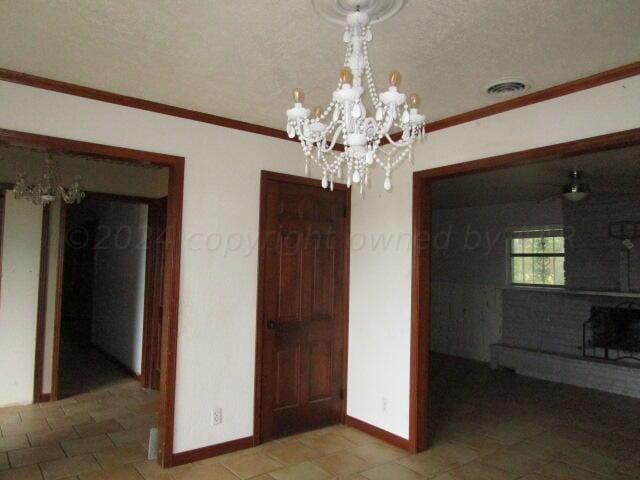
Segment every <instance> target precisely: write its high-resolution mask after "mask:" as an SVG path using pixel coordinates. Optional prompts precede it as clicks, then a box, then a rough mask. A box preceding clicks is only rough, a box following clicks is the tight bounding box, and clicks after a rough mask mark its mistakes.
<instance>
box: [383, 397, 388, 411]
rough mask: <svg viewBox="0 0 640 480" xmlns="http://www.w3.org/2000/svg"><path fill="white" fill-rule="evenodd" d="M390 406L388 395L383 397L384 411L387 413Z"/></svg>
mask: <svg viewBox="0 0 640 480" xmlns="http://www.w3.org/2000/svg"><path fill="white" fill-rule="evenodd" d="M388 407H389V401H388V400H387V397H382V411H383V412H384V413H387V409H388Z"/></svg>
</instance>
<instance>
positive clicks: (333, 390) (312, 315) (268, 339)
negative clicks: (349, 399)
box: [260, 180, 349, 441]
mask: <svg viewBox="0 0 640 480" xmlns="http://www.w3.org/2000/svg"><path fill="white" fill-rule="evenodd" d="M263 188H264V189H266V192H263V205H262V209H263V227H262V232H261V235H262V246H263V248H264V252H263V257H262V262H263V263H262V268H263V277H262V284H261V285H262V286H263V291H262V292H261V298H262V302H263V303H262V319H261V320H262V332H261V333H262V348H261V350H262V365H261V372H262V373H261V375H262V378H261V412H260V417H261V439H262V441H266V440H269V439H270V438H278V437H282V436H286V435H290V434H294V433H298V432H302V431H306V430H311V429H314V428H318V427H322V426H326V425H331V424H334V423H338V422H340V419H341V411H342V405H343V397H344V392H342V385H343V373H344V371H343V369H344V355H345V342H346V338H345V337H346V329H345V321H346V319H345V314H346V307H345V300H346V299H345V289H344V285H345V280H346V279H345V278H344V277H345V273H344V272H345V258H346V253H347V252H346V249H347V239H346V228H345V227H346V225H347V223H346V222H347V220H348V219H347V218H346V217H347V213H348V208H347V205H348V203H347V195H348V193H349V192H348V191H344V190H340V191H337V190H336V191H333V192H331V191H328V190H323V189H322V188H320V187H315V186H308V185H300V184H295V183H288V182H285V181H274V180H267V181H266V182H265V183H264V184H263Z"/></svg>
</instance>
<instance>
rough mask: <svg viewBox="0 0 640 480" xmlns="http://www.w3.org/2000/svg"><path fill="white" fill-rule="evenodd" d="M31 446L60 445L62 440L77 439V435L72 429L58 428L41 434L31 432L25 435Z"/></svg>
mask: <svg viewBox="0 0 640 480" xmlns="http://www.w3.org/2000/svg"><path fill="white" fill-rule="evenodd" d="M27 436H28V437H29V442H30V443H31V445H32V446H34V447H36V446H40V445H50V444H53V443H60V442H62V441H64V440H71V439H74V438H78V434H77V433H76V431H75V430H74V429H73V427H59V428H55V429H53V430H45V431H43V432H33V433H29V434H28V435H27Z"/></svg>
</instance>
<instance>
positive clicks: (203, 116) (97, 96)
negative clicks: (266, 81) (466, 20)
mask: <svg viewBox="0 0 640 480" xmlns="http://www.w3.org/2000/svg"><path fill="white" fill-rule="evenodd" d="M636 75H640V62H634V63H630V64H628V65H623V66H621V67H617V68H614V69H611V70H606V71H604V72H600V73H596V74H595V75H590V76H588V77H584V78H580V79H578V80H573V81H570V82H566V83H562V84H560V85H556V86H554V87H550V88H546V89H544V90H539V91H537V92H532V93H529V94H526V95H522V96H520V97H516V98H512V99H510V100H505V101H503V102H499V103H495V104H493V105H488V106H486V107H482V108H477V109H475V110H470V111H468V112H465V113H461V114H458V115H453V116H450V117H446V118H443V119H440V120H436V121H434V122H431V123H427V132H434V131H436V130H442V129H445V128H450V127H453V126H455V125H460V124H462V123H467V122H471V121H473V120H478V119H481V118H484V117H489V116H492V115H497V114H499V113H503V112H507V111H509V110H514V109H516V108H522V107H526V106H527V105H532V104H534V103H539V102H544V101H546V100H551V99H553V98H557V97H561V96H564V95H569V94H571V93H576V92H579V91H581V90H587V89H589V88H593V87H597V86H600V85H604V84H607V83H611V82H616V81H618V80H623V79H625V78H629V77H633V76H636ZM0 80H4V81H6V82H12V83H18V84H21V85H28V86H30V87H35V88H42V89H45V90H51V91H54V92H59V93H64V94H67V95H75V96H78V97H84V98H90V99H92V100H99V101H101V102H107V103H113V104H116V105H122V106H125V107H131V108H138V109H141V110H147V111H150V112H156V113H162V114H164V115H171V116H174V117H180V118H186V119H188V120H194V121H196V122H204V123H209V124H212V125H218V126H221V127H225V128H233V129H235V130H242V131H244V132H250V133H257V134H258V135H266V136H269V137H274V138H279V139H282V140H289V141H297V140H296V139H290V138H289V137H288V136H287V134H286V132H284V131H282V130H278V129H276V128H271V127H265V126H262V125H255V124H253V123H248V122H242V121H240V120H234V119H231V118H226V117H220V116H218V115H212V114H210V113H204V112H198V111H196V110H189V109H187V108H181V107H175V106H172V105H166V104H164V103H159V102H153V101H150V100H143V99H141V98H136V97H129V96H126V95H120V94H117V93H112V92H107V91H104V90H98V89H95V88H90V87H84V86H81V85H75V84H73V83H67V82H61V81H59V80H51V79H48V78H44V77H39V76H36V75H31V74H28V73H22V72H16V71H14V70H9V69H6V68H0ZM400 136H401V133H396V134H394V135H393V136H392V138H394V139H395V140H397V139H398V138H400ZM383 143H386V142H383Z"/></svg>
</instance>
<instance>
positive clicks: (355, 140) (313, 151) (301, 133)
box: [287, 0, 425, 193]
mask: <svg viewBox="0 0 640 480" xmlns="http://www.w3.org/2000/svg"><path fill="white" fill-rule="evenodd" d="M359 3H361V4H362V3H367V1H366V0H362V1H360V2H359ZM371 39H372V34H371V25H370V16H369V14H368V13H367V12H366V11H362V10H361V9H360V7H359V6H355V8H354V11H351V12H350V13H348V14H347V15H346V27H345V32H344V42H345V43H346V44H347V48H346V55H345V62H344V68H342V70H340V80H339V83H338V87H337V89H336V90H335V91H334V92H333V99H332V100H331V102H330V103H329V106H328V107H327V108H326V109H324V110H323V109H322V107H315V108H314V109H313V113H311V112H310V110H309V109H308V108H306V107H304V105H303V102H304V94H303V92H302V90H301V89H299V88H296V89H295V90H294V91H293V101H294V106H293V108H290V109H289V110H287V118H288V122H287V134H288V136H289V138H295V137H296V136H297V137H298V139H299V140H300V143H301V144H302V151H303V153H304V155H305V173H307V174H308V173H309V160H312V161H313V162H314V163H315V164H316V165H318V166H319V167H320V168H321V169H322V186H323V188H328V187H330V188H331V189H333V181H334V179H335V180H339V179H341V178H342V176H343V175H345V174H346V183H347V186H349V187H350V186H351V185H352V184H359V185H360V192H361V193H362V192H363V186H364V185H368V184H369V173H370V169H371V168H372V167H373V166H374V165H375V164H378V165H379V166H380V167H381V168H382V169H383V170H384V172H385V179H384V184H383V185H384V188H385V190H387V191H389V190H391V172H392V171H393V170H394V169H395V168H396V167H397V166H398V165H400V164H401V163H402V162H404V161H405V160H406V159H409V160H410V161H411V160H412V148H413V145H414V143H415V142H416V141H417V140H420V139H422V138H423V137H424V135H425V116H424V115H422V114H421V113H419V112H418V107H419V106H420V97H419V96H418V95H417V94H412V95H410V96H409V98H408V99H407V96H406V95H405V94H403V93H400V91H399V90H398V87H399V85H400V73H399V72H398V71H395V70H394V71H392V72H391V73H390V74H389V87H388V89H387V90H386V91H385V92H382V93H380V94H378V92H377V90H376V86H375V83H374V79H373V73H372V70H371V66H370V64H369V56H368V52H367V44H368V43H369V42H370V41H371ZM365 90H366V92H367V93H368V97H369V100H370V103H371V105H372V106H373V109H374V110H373V112H374V115H373V116H369V114H368V112H367V109H366V108H365V105H364V103H363V95H364V93H365ZM394 130H399V131H401V132H402V136H401V138H400V139H398V140H394V139H393V138H392V132H393V131H394ZM338 140H341V142H342V144H343V145H344V151H340V150H338V149H337V148H336V145H337V144H338ZM385 141H386V142H387V143H388V144H389V145H388V146H386V145H385V146H384V148H383V144H384V143H385ZM345 170H346V171H345Z"/></svg>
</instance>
